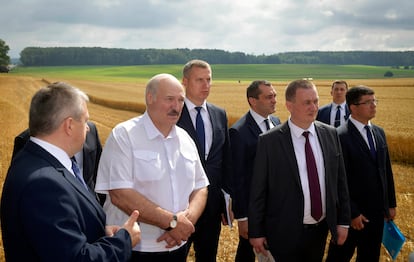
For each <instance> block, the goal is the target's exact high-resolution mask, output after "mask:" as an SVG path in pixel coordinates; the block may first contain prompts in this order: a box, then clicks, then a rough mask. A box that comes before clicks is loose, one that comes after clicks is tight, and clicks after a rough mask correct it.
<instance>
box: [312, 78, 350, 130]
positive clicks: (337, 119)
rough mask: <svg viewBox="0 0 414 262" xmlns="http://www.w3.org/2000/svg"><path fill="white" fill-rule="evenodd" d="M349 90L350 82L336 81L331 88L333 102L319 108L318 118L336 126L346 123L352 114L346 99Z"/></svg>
mask: <svg viewBox="0 0 414 262" xmlns="http://www.w3.org/2000/svg"><path fill="white" fill-rule="evenodd" d="M347 90H348V83H347V82H346V81H344V80H336V81H334V82H333V83H332V88H331V96H332V103H329V104H327V105H324V106H322V107H320V108H319V110H318V115H317V116H316V120H318V121H321V122H323V123H325V124H328V125H331V126H334V127H338V126H340V125H342V124H344V123H345V121H346V120H347V119H348V117H349V114H350V113H349V107H348V105H347V104H346V101H345V94H346V91H347ZM338 110H339V111H338Z"/></svg>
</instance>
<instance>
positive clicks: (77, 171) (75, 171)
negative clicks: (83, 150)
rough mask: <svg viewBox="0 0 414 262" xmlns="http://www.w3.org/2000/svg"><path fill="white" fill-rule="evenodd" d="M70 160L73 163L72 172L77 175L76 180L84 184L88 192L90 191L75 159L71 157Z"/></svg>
mask: <svg viewBox="0 0 414 262" xmlns="http://www.w3.org/2000/svg"><path fill="white" fill-rule="evenodd" d="M70 160H71V161H72V170H73V173H74V174H75V177H76V179H77V180H78V181H79V183H81V184H82V186H84V187H85V188H86V190H88V191H89V189H88V186H87V185H86V183H85V180H83V177H82V175H81V173H80V169H79V166H78V164H77V163H76V159H75V157H74V156H73V157H71V158H70Z"/></svg>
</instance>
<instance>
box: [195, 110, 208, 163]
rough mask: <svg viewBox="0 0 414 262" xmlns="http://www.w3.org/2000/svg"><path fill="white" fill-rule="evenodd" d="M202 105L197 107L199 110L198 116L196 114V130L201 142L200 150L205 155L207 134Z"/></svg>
mask: <svg viewBox="0 0 414 262" xmlns="http://www.w3.org/2000/svg"><path fill="white" fill-rule="evenodd" d="M201 108H202V107H201V106H197V107H196V108H195V109H196V110H197V116H196V132H197V138H198V142H199V143H200V150H201V155H202V156H203V157H204V156H205V154H206V153H205V152H206V149H205V148H206V135H205V130H204V122H203V118H202V117H201Z"/></svg>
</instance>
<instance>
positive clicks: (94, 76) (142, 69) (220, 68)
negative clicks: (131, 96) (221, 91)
mask: <svg viewBox="0 0 414 262" xmlns="http://www.w3.org/2000/svg"><path fill="white" fill-rule="evenodd" d="M182 67H183V65H139V66H61V67H17V68H14V69H13V70H12V71H11V73H12V74H19V75H30V76H34V77H42V78H55V77H65V78H67V79H70V78H76V79H78V80H93V81H105V82H108V81H109V82H112V81H120V82H124V81H126V82H136V81H147V80H148V79H149V78H151V77H152V76H153V75H155V74H157V73H169V74H172V75H175V76H176V77H177V78H179V79H180V78H181V77H182V73H181V71H182ZM212 69H213V79H214V80H218V81H238V80H252V79H267V80H269V81H277V80H279V81H280V80H292V79H299V78H305V77H306V78H313V79H315V80H316V79H330V80H332V79H380V78H385V77H384V73H385V72H386V71H391V72H392V73H393V74H394V76H393V78H414V70H412V69H395V68H391V67H380V66H363V65H297V64H269V65H262V64H260V65H252V64H249V65H240V64H238V65H222V64H220V65H212Z"/></svg>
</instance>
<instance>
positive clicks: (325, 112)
mask: <svg viewBox="0 0 414 262" xmlns="http://www.w3.org/2000/svg"><path fill="white" fill-rule="evenodd" d="M332 104H333V103H330V104H327V105H324V106H322V107H320V108H319V110H318V115H317V116H316V120H318V121H321V122H323V123H325V124H327V125H330V124H331V110H332ZM350 114H351V112H350V111H349V108H348V105H345V116H344V117H345V120H348V118H349V115H350ZM332 125H333V124H332Z"/></svg>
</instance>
